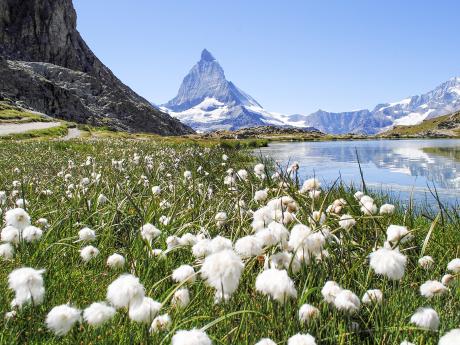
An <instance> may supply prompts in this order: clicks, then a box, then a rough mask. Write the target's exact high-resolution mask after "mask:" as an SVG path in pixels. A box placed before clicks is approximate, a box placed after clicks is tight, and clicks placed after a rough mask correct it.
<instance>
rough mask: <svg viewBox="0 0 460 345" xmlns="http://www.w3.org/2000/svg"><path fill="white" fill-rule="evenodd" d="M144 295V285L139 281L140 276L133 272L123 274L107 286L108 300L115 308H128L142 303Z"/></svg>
mask: <svg viewBox="0 0 460 345" xmlns="http://www.w3.org/2000/svg"><path fill="white" fill-rule="evenodd" d="M144 296H145V289H144V286H143V285H142V284H141V283H140V282H139V278H137V277H135V276H133V275H131V274H123V275H121V276H120V277H118V278H117V279H115V280H114V281H113V282H112V283H111V284H110V285H109V287H108V288H107V300H108V301H109V302H110V303H111V304H112V305H113V306H114V307H115V308H127V307H129V306H133V305H137V304H140V303H141V302H142V300H143V299H144Z"/></svg>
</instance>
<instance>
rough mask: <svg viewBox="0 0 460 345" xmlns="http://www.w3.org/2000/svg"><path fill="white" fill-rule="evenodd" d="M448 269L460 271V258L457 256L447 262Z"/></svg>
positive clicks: (455, 271) (454, 271)
mask: <svg viewBox="0 0 460 345" xmlns="http://www.w3.org/2000/svg"><path fill="white" fill-rule="evenodd" d="M447 270H448V271H451V272H453V273H460V259H458V258H456V259H453V260H452V261H450V262H449V263H448V264H447Z"/></svg>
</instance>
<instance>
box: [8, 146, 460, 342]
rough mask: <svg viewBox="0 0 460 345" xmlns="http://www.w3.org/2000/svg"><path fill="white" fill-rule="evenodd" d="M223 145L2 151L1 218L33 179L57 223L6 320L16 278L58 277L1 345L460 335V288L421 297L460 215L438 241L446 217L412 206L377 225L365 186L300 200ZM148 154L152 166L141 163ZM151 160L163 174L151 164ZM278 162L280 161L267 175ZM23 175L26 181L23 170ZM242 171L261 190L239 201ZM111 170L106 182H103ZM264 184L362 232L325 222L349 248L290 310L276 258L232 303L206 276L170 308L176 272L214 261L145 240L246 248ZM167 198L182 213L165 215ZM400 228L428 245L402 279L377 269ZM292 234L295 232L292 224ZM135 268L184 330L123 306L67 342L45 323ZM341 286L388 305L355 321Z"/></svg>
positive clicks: (412, 248) (456, 235)
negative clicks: (199, 240) (279, 290)
mask: <svg viewBox="0 0 460 345" xmlns="http://www.w3.org/2000/svg"><path fill="white" fill-rule="evenodd" d="M223 146H224V147H222V146H216V145H214V146H208V147H205V146H203V145H196V144H193V143H190V142H182V140H180V139H177V140H173V139H165V140H161V141H151V140H132V138H131V139H126V140H125V139H122V138H116V139H107V138H106V139H99V140H79V141H72V142H47V141H41V142H35V141H32V142H2V149H1V150H0V171H2V174H0V190H5V191H7V194H8V195H9V196H10V198H9V199H8V202H7V204H6V205H4V206H0V208H1V209H2V210H3V211H6V209H8V208H10V207H13V203H14V199H15V198H11V195H12V193H13V190H14V189H15V188H13V185H12V184H13V181H15V180H17V181H21V182H22V187H21V188H17V190H18V193H19V194H18V197H19V196H20V197H23V198H25V199H27V200H28V202H29V206H28V207H27V211H28V212H29V213H30V215H31V217H32V220H33V221H34V222H35V221H36V220H37V219H38V218H46V219H48V221H49V224H50V227H49V228H48V229H47V230H46V231H45V232H44V235H43V238H42V239H41V240H40V241H39V242H37V243H20V244H19V245H18V246H17V248H16V254H15V257H14V259H12V260H10V261H2V269H1V270H0V310H1V311H2V313H5V312H7V311H9V310H11V308H10V302H11V300H12V298H13V293H12V291H10V290H8V288H7V276H8V274H9V273H10V272H11V271H12V270H13V269H15V268H19V267H22V266H28V267H33V268H37V269H38V268H45V269H46V273H45V275H44V278H45V288H46V297H45V301H44V303H43V304H42V305H40V306H30V305H29V306H27V307H24V308H23V309H21V310H19V311H18V314H17V316H16V317H14V318H12V319H9V320H6V319H4V318H3V316H2V317H1V318H0V327H1V329H2V332H0V343H2V344H12V343H31V344H38V343H47V344H80V343H83V344H89V343H93V344H141V343H142V344H169V343H170V341H171V337H172V335H173V334H174V333H175V331H176V330H178V329H191V328H193V327H197V328H202V327H206V332H207V333H208V335H209V336H210V337H211V338H212V339H213V341H214V343H215V344H255V343H256V342H257V341H258V340H260V339H261V338H263V337H270V338H272V339H273V340H275V341H276V342H277V343H279V344H286V342H287V339H288V338H289V337H291V336H292V335H294V334H296V333H299V332H301V333H310V334H311V335H313V336H314V337H315V338H316V341H317V343H318V344H331V345H332V344H350V345H351V344H353V345H356V344H399V343H400V342H401V341H403V340H404V339H407V340H410V341H412V342H413V343H415V344H427V345H428V344H437V341H438V339H439V336H440V334H441V335H442V334H444V333H445V332H446V331H448V330H450V329H452V328H456V327H458V326H459V324H460V313H459V310H460V285H459V283H458V280H457V282H456V283H455V284H454V285H453V286H451V287H450V291H449V292H448V293H447V294H444V295H442V296H440V297H435V298H433V299H431V300H427V299H426V298H424V297H422V296H420V293H419V290H418V289H419V286H420V284H422V283H423V282H425V281H426V280H429V279H433V280H439V279H441V277H442V276H443V275H444V274H445V273H446V265H447V263H448V262H449V261H450V260H451V259H453V258H455V257H458V256H459V255H460V245H459V243H460V231H459V229H460V218H459V214H458V212H449V213H445V214H443V217H442V219H441V218H439V220H438V221H437V222H436V223H435V225H434V226H433V227H432V231H431V233H430V236H429V237H427V234H428V232H429V229H430V227H431V226H432V224H433V222H434V219H435V218H436V214H433V213H427V212H426V211H424V210H408V209H407V208H404V207H398V208H397V210H396V212H395V213H394V214H393V215H390V216H378V215H376V216H364V215H363V214H362V212H361V211H360V206H359V205H358V203H357V201H356V200H355V199H354V197H353V193H354V192H355V190H350V189H349V188H347V187H346V186H344V185H342V184H340V182H339V183H337V184H336V185H335V186H334V188H332V189H331V190H324V191H323V192H322V194H321V196H320V197H319V199H315V200H314V201H313V200H312V199H310V198H309V197H308V194H307V195H305V194H300V193H298V187H299V186H298V185H296V181H295V180H296V179H295V178H294V179H287V177H286V183H287V185H286V186H284V188H281V187H280V185H279V181H276V180H273V179H271V178H270V175H271V174H270V173H269V174H267V175H268V176H267V178H266V179H264V180H261V179H259V178H257V177H256V176H255V175H254V173H253V167H254V164H255V163H256V160H255V159H254V158H253V157H250V156H249V155H248V153H247V151H245V150H241V148H242V147H241V146H240V147H238V146H235V145H223ZM224 153H225V154H226V155H228V160H227V161H223V160H222V155H223V154H224ZM135 154H138V155H139V157H140V158H139V161H138V162H136V161H137V160H136V159H134V156H135ZM87 156H90V157H92V158H93V160H91V161H90V163H89V164H86V161H87ZM146 156H148V157H149V159H148V161H149V162H150V163H151V168H148V167H147V163H146V161H145V157H146ZM69 160H72V161H73V162H74V165H75V167H74V168H69V167H68V166H69V163H68V162H69ZM112 160H117V161H120V160H124V163H123V167H124V169H123V170H117V169H115V168H114V167H113V166H112ZM269 165H270V164H269V162H267V164H266V166H267V167H268V166H269ZM163 166H164V168H163ZM15 168H18V169H19V170H20V172H19V173H18V172H15V171H14V169H15ZM229 168H233V169H234V170H235V171H236V170H238V169H243V168H244V169H246V170H247V171H248V172H249V177H248V180H247V181H238V182H237V188H236V190H233V191H232V190H229V188H228V186H227V185H224V183H223V181H224V177H225V176H226V175H227V170H228V169H229ZM186 170H189V171H191V172H192V179H191V180H190V181H188V182H186V181H185V180H184V177H183V173H184V171H186ZM60 172H63V173H62V174H60ZM63 174H71V177H70V178H69V181H67V182H66V181H65V180H64V178H63V176H62V175H63ZM92 174H93V177H92ZM97 174H100V179H99V181H98V182H95V181H94V177H95V176H96V175H97ZM84 177H88V178H90V179H91V180H92V181H93V182H91V184H90V185H89V187H88V190H87V192H86V193H83V191H82V189H81V188H80V187H79V184H80V182H81V180H82V179H83V178H84ZM145 181H147V182H145ZM69 184H74V185H75V187H76V189H75V190H74V192H72V193H71V195H68V193H67V191H68V186H69ZM156 185H158V186H161V189H162V192H161V194H160V195H158V196H155V195H153V194H152V191H151V187H152V186H156ZM209 188H211V189H212V190H213V196H212V198H209V197H207V191H208V189H209ZM264 188H268V189H269V192H268V193H269V199H271V198H275V197H279V196H284V195H290V196H292V197H293V198H294V199H295V200H296V202H297V204H298V206H299V210H298V211H297V213H296V218H297V219H298V220H299V221H300V222H302V223H304V224H308V219H309V217H310V215H311V213H312V211H314V210H322V211H323V212H324V211H325V209H326V207H327V205H329V204H330V203H332V202H333V201H334V200H335V199H338V198H344V199H345V200H346V201H347V204H348V205H347V206H345V210H344V213H348V214H350V215H352V216H353V217H354V218H355V219H356V221H357V224H356V226H355V227H353V228H352V229H351V230H349V231H343V229H339V227H338V222H337V221H338V217H337V216H334V215H330V216H328V217H327V220H326V223H325V224H324V225H328V226H329V227H330V228H331V229H332V231H333V232H334V234H336V235H337V236H340V238H341V239H342V243H341V244H340V245H339V244H337V243H334V242H330V243H328V244H327V245H326V249H327V250H328V252H329V254H330V256H329V257H328V258H324V259H323V260H322V261H321V262H315V261H314V260H313V261H312V263H311V264H310V265H308V266H306V265H302V267H301V269H300V271H299V272H297V273H293V272H292V270H289V276H290V277H291V278H292V279H293V280H294V282H295V286H296V289H297V292H298V296H297V298H296V299H293V300H290V301H288V302H287V303H286V304H284V305H281V304H279V303H277V302H274V301H271V300H269V299H267V297H264V296H262V295H261V294H260V293H258V292H256V290H255V279H256V277H257V275H258V274H259V273H260V272H261V271H262V270H263V269H264V259H261V258H256V257H253V258H250V259H245V269H244V272H243V275H242V277H241V280H240V283H239V287H238V289H237V291H236V292H235V293H234V294H233V296H232V297H231V299H230V300H229V301H228V302H225V303H221V304H215V303H214V291H213V289H211V288H209V287H207V286H206V284H205V283H204V281H203V280H201V279H197V281H196V282H195V283H194V284H193V285H191V286H190V293H191V302H190V304H189V305H188V306H187V307H186V308H185V309H183V310H176V309H174V308H172V307H171V304H170V299H171V296H172V293H173V292H174V291H175V290H176V289H177V288H178V284H177V283H174V282H173V281H172V280H171V278H170V275H171V273H172V271H173V270H174V269H175V268H177V267H178V266H180V265H182V264H190V265H192V266H194V267H195V270H196V271H198V270H199V268H200V266H201V263H202V261H201V260H197V259H195V258H194V257H193V256H192V254H191V252H190V248H189V247H183V246H179V247H176V248H174V249H172V250H168V251H167V254H166V256H165V257H162V256H158V257H152V256H151V255H149V251H150V249H149V247H148V246H147V245H146V242H145V241H143V240H142V239H141V237H140V235H139V228H140V227H141V226H142V225H143V224H145V223H147V222H150V223H152V224H154V225H156V226H157V227H158V228H159V229H160V230H161V231H162V234H161V236H160V237H159V238H157V239H156V240H155V241H154V242H153V244H152V247H153V248H160V249H163V250H166V249H167V247H166V238H167V237H168V236H170V235H177V236H181V235H183V234H184V233H187V232H190V233H193V234H196V233H198V232H199V231H200V230H201V229H202V228H204V229H206V230H207V231H208V232H209V234H210V235H211V236H212V237H214V236H216V235H222V236H225V237H227V238H229V239H231V240H232V241H233V242H235V241H236V240H237V239H238V238H241V237H243V236H245V235H249V234H251V233H252V232H253V230H252V228H251V217H250V215H249V213H244V214H240V210H239V209H238V207H235V205H238V202H239V201H240V200H244V201H245V203H246V206H247V208H248V209H250V210H253V211H255V210H256V209H258V208H259V207H260V206H261V205H262V204H260V203H257V202H255V201H254V200H253V196H254V192H255V191H257V190H261V189H264ZM44 190H50V191H51V192H52V195H48V196H46V195H44V194H43V193H42V191H44ZM100 194H104V195H105V196H106V197H107V198H108V202H107V203H106V204H104V205H98V203H97V199H98V196H99V195H100ZM374 199H375V202H376V204H377V205H381V204H383V203H384V202H385V200H386V198H385V196H382V195H375V196H374ZM164 200H166V201H168V202H169V203H170V207H166V208H162V207H161V206H160V205H161V204H162V201H164ZM221 211H224V212H226V213H227V215H228V222H227V223H226V224H225V226H223V227H218V226H217V225H216V222H215V220H214V217H215V215H216V213H218V212H221ZM162 215H165V216H168V217H171V222H170V223H169V224H168V225H162V224H161V223H160V222H159V218H160V217H161V216H162ZM390 224H399V225H406V226H408V228H409V229H410V230H411V233H412V234H413V235H414V237H415V238H414V240H412V241H411V242H410V243H409V244H405V245H401V250H402V252H403V253H404V254H405V255H407V256H408V260H409V261H408V264H407V268H406V273H405V275H404V277H403V279H402V280H401V281H397V282H393V281H389V280H387V279H386V278H382V277H379V276H377V275H375V274H373V272H372V271H371V270H370V268H369V263H368V255H369V253H370V252H371V251H372V249H373V248H374V247H376V246H381V245H383V242H384V241H385V238H386V234H385V231H386V228H387V227H388V226H389V225H390ZM84 226H88V227H90V228H92V229H93V230H95V231H96V234H97V238H96V241H95V242H93V243H91V244H92V245H94V246H95V247H97V248H98V249H99V251H100V255H99V256H98V257H96V258H95V259H93V260H91V261H90V262H88V263H83V262H82V260H81V258H80V256H79V250H80V249H81V248H82V247H83V246H84V244H83V243H81V242H77V241H76V240H77V239H78V231H79V230H80V229H81V228H83V227H84ZM288 228H292V224H291V225H289V226H288ZM424 243H426V245H425V246H424ZM278 251H279V249H277V248H275V247H270V248H265V253H266V254H274V253H276V252H278ZM422 251H424V253H422ZM114 252H117V253H120V254H122V255H123V256H125V258H126V260H127V265H126V266H125V268H124V269H123V270H119V271H113V270H109V269H108V267H107V266H106V259H107V257H108V256H109V255H111V254H113V253H114ZM422 255H430V256H432V257H433V258H434V260H435V265H434V267H433V269H432V270H431V271H425V270H423V269H422V268H421V267H420V266H419V265H418V264H417V260H418V258H420V257H421V256H422ZM122 272H131V273H132V274H134V275H135V276H137V277H139V278H140V281H141V282H142V283H143V284H144V286H145V288H146V293H147V295H148V296H150V297H152V298H153V299H155V300H156V301H159V302H162V303H164V306H163V309H162V311H161V313H169V314H170V316H171V318H172V322H173V324H172V327H171V329H170V330H169V331H164V332H161V333H158V334H149V332H148V329H149V325H140V324H136V323H135V322H132V321H130V320H129V318H128V317H127V315H126V314H127V313H126V311H123V310H121V311H119V312H117V314H116V316H115V318H114V319H113V320H111V321H110V322H108V323H107V324H106V325H104V326H102V327H101V328H97V329H94V328H92V327H90V326H88V325H87V324H86V323H82V324H80V325H78V326H77V327H74V328H73V329H72V331H71V332H70V333H69V334H67V335H66V336H64V337H62V338H58V337H55V336H54V335H53V334H52V333H51V332H50V331H48V330H47V329H46V326H45V324H44V320H45V318H46V315H47V313H48V312H49V311H50V310H51V308H52V307H54V306H56V305H60V304H65V303H71V304H72V305H74V306H76V307H78V308H81V309H83V308H86V307H87V306H89V304H91V303H92V302H96V301H102V300H104V299H105V296H106V291H107V286H108V285H109V284H110V283H111V282H112V281H113V280H114V279H116V278H117V277H118V276H119V275H120V274H121V273H122ZM327 280H335V281H336V282H338V283H339V284H340V285H341V286H343V287H344V288H346V289H350V290H352V291H353V292H354V293H356V294H357V295H358V296H359V297H360V298H361V297H362V295H363V294H364V292H365V291H366V290H368V289H371V288H378V289H381V290H382V291H383V294H384V303H383V304H381V305H376V306H364V305H363V306H361V308H360V310H359V311H358V312H357V313H356V314H354V315H346V314H343V313H341V312H338V311H337V310H336V309H335V308H333V307H331V306H330V305H328V304H327V303H325V302H324V301H323V299H322V296H321V293H320V290H321V288H322V287H323V285H324V283H325V282H326V281H327ZM304 303H309V304H312V305H314V306H316V307H317V308H319V310H320V316H319V317H318V318H317V319H316V320H314V321H313V322H311V323H309V324H307V325H305V324H301V323H300V322H299V320H298V310H299V307H300V306H301V305H302V304H304ZM421 306H431V307H433V308H434V309H435V310H436V311H437V312H438V314H439V315H440V319H441V325H440V327H439V332H429V331H423V330H419V329H417V328H416V327H415V326H414V325H411V324H410V323H409V319H410V316H411V315H412V314H413V313H414V311H415V310H416V309H417V308H418V307H421Z"/></svg>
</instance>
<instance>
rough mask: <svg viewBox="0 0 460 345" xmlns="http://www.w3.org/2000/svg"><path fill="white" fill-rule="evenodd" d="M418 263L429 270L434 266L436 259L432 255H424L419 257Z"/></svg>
mask: <svg viewBox="0 0 460 345" xmlns="http://www.w3.org/2000/svg"><path fill="white" fill-rule="evenodd" d="M418 264H419V266H420V267H422V268H423V269H425V270H429V269H431V268H432V267H433V265H434V260H433V258H432V257H431V256H423V257H421V258H420V259H418Z"/></svg>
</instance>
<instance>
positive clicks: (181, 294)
mask: <svg viewBox="0 0 460 345" xmlns="http://www.w3.org/2000/svg"><path fill="white" fill-rule="evenodd" d="M189 303H190V292H189V291H188V289H187V288H181V289H178V290H177V291H176V292H175V293H174V296H173V297H172V299H171V304H172V305H173V306H174V307H176V308H179V309H182V308H185V307H187V306H188V304H189Z"/></svg>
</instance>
